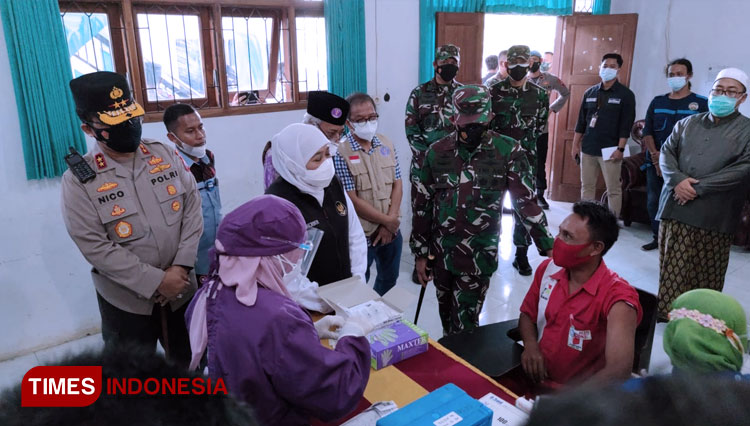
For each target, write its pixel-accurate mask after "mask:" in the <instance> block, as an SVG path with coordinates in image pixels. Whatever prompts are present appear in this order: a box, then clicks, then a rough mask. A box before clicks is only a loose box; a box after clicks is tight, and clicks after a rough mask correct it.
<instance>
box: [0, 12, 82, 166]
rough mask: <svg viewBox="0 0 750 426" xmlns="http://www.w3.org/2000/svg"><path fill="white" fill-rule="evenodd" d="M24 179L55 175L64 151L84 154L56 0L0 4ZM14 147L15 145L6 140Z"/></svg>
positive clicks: (66, 48) (66, 50)
mask: <svg viewBox="0 0 750 426" xmlns="http://www.w3.org/2000/svg"><path fill="white" fill-rule="evenodd" d="M0 14H2V20H3V29H4V32H5V44H6V45H7V48H8V57H9V59H10V72H11V76H12V77H13V87H14V90H15V95H16V104H17V107H18V118H19V121H20V125H21V141H20V142H21V143H22V144H23V157H24V162H25V163H26V178H27V179H42V178H49V177H54V176H60V175H62V173H63V172H64V171H65V170H66V169H67V165H66V164H65V161H64V160H63V157H64V156H65V154H67V149H68V147H69V146H73V147H75V148H76V149H78V150H79V151H82V152H85V150H86V141H85V139H84V137H83V132H81V130H80V127H79V125H80V122H79V120H78V117H77V116H76V114H75V105H74V103H73V98H72V96H71V95H70V89H69V88H68V82H69V81H70V79H71V78H72V72H71V70H70V59H69V57H68V47H67V45H66V42H65V35H64V32H63V28H62V22H61V20H60V8H59V5H58V3H57V0H24V1H17V0H0ZM5 142H6V143H17V142H16V141H12V140H11V141H5Z"/></svg>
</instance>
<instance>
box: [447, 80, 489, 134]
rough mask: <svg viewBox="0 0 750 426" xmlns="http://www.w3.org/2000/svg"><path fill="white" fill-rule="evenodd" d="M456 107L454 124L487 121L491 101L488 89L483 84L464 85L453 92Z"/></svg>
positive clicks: (462, 124) (460, 124)
mask: <svg viewBox="0 0 750 426" xmlns="http://www.w3.org/2000/svg"><path fill="white" fill-rule="evenodd" d="M453 106H454V107H456V119H455V120H456V121H455V124H456V126H464V125H466V124H469V123H489V122H490V112H491V111H492V102H491V100H490V91H489V90H488V89H487V88H486V87H484V86H477V85H466V86H461V87H459V88H458V89H456V91H455V92H453Z"/></svg>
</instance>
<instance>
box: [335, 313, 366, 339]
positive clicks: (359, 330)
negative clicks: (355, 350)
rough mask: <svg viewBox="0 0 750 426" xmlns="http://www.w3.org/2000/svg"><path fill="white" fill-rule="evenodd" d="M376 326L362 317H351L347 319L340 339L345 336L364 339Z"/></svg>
mask: <svg viewBox="0 0 750 426" xmlns="http://www.w3.org/2000/svg"><path fill="white" fill-rule="evenodd" d="M374 328H375V325H374V324H372V323H370V321H369V320H368V319H367V318H365V317H364V316H361V315H351V316H349V317H348V318H346V323H344V326H343V327H341V332H340V333H339V338H341V337H344V336H354V337H364V336H367V335H368V334H370V332H372V330H373V329H374Z"/></svg>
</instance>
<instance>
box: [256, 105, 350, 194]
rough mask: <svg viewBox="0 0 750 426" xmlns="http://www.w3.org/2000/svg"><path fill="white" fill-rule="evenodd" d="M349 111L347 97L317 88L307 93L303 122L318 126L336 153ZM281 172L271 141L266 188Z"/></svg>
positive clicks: (265, 160) (267, 149) (267, 150)
mask: <svg viewBox="0 0 750 426" xmlns="http://www.w3.org/2000/svg"><path fill="white" fill-rule="evenodd" d="M348 113H349V103H348V102H346V99H344V98H342V97H340V96H336V95H334V94H333V93H328V92H324V91H321V90H315V91H312V92H309V93H308V94H307V111H306V112H305V115H304V116H303V117H302V123H304V124H309V125H312V126H315V127H317V128H318V129H320V131H321V132H323V135H325V137H326V139H328V140H329V141H331V147H332V150H331V155H334V153H335V152H334V151H335V150H336V148H337V146H338V144H339V141H340V140H341V137H342V136H343V135H344V124H345V123H346V116H347V114H348ZM277 177H279V174H278V173H277V172H276V170H275V169H274V168H273V161H272V157H271V141H268V142H267V143H266V146H265V148H264V149H263V184H264V186H265V188H266V189H268V187H269V186H271V184H272V183H273V181H274V180H276V178H277Z"/></svg>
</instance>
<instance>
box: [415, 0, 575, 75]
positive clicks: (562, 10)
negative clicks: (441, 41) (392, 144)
mask: <svg viewBox="0 0 750 426" xmlns="http://www.w3.org/2000/svg"><path fill="white" fill-rule="evenodd" d="M437 12H486V13H523V14H544V15H570V14H571V13H573V0H420V2H419V81H420V82H425V81H427V80H430V79H431V78H432V76H433V75H434V71H433V69H432V62H433V60H434V59H435V33H436V30H437V28H436V26H435V13H437Z"/></svg>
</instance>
